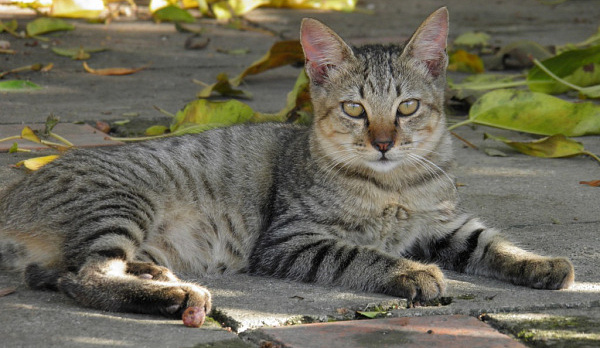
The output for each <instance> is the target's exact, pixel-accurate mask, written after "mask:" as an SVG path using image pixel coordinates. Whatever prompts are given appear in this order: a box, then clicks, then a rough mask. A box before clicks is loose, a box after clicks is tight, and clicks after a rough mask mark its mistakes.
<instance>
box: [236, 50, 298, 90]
mask: <svg viewBox="0 0 600 348" xmlns="http://www.w3.org/2000/svg"><path fill="white" fill-rule="evenodd" d="M299 63H304V52H303V51H302V45H300V41H298V40H290V41H279V42H276V43H275V44H273V46H271V48H270V49H269V52H267V53H266V54H265V55H264V56H262V57H261V58H260V59H258V60H257V61H255V62H254V63H252V64H251V65H250V66H249V67H248V68H246V70H244V71H243V72H242V73H241V74H239V75H238V76H236V77H235V78H233V79H232V80H231V81H230V82H231V84H232V85H233V86H239V85H240V83H242V80H243V79H244V78H245V77H246V76H248V75H255V74H258V73H261V72H263V71H266V70H269V69H273V68H277V67H280V66H284V65H289V64H299Z"/></svg>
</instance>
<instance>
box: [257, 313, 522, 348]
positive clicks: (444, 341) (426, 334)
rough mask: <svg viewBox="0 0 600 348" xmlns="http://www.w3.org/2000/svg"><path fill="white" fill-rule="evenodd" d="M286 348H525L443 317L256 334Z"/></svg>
mask: <svg viewBox="0 0 600 348" xmlns="http://www.w3.org/2000/svg"><path fill="white" fill-rule="evenodd" d="M257 334H258V336H259V337H261V338H262V339H266V341H269V340H270V341H271V342H270V343H267V345H269V344H271V346H277V345H278V344H279V345H282V346H283V347H290V348H292V347H298V348H300V347H302V348H311V347H314V348H322V347H331V348H333V347H380V348H385V347H435V346H438V347H444V348H447V347H485V348H495V347H514V348H517V347H525V346H524V345H522V344H521V343H519V342H517V341H515V340H513V339H512V338H510V337H509V336H507V335H504V334H502V333H500V332H498V331H496V330H494V329H493V328H492V327H490V326H489V325H487V324H485V323H483V322H481V321H479V320H477V319H476V318H473V317H469V316H464V315H444V316H427V317H411V318H387V319H372V320H357V321H343V322H334V323H319V324H307V325H298V326H287V327H278V328H268V329H260V330H257Z"/></svg>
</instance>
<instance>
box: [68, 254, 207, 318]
mask: <svg viewBox="0 0 600 348" xmlns="http://www.w3.org/2000/svg"><path fill="white" fill-rule="evenodd" d="M139 264H140V263H128V262H127V261H125V260H122V259H115V258H103V257H91V258H89V259H88V260H87V262H86V263H85V264H84V265H83V266H82V267H81V268H80V270H79V271H78V272H77V273H68V274H65V275H63V276H61V277H60V278H59V279H58V289H59V290H60V291H61V292H63V293H65V294H67V295H68V296H69V297H71V298H73V299H75V300H76V301H77V302H78V303H80V304H81V305H84V306H87V307H92V308H97V309H102V310H107V311H117V312H136V313H148V314H161V315H165V316H169V317H178V316H181V313H182V312H183V311H184V310H185V309H186V308H187V307H192V306H197V307H201V308H204V310H205V312H206V313H208V312H209V311H210V308H211V296H210V293H209V291H208V290H207V289H206V288H204V287H201V286H199V285H196V284H193V283H187V282H182V281H179V280H177V278H175V277H174V276H172V277H173V278H175V279H176V280H175V281H171V280H168V281H164V280H156V279H152V278H148V277H141V276H140V275H141V274H149V275H156V276H157V277H158V278H160V279H168V278H170V276H169V277H168V276H165V274H169V275H171V272H170V271H168V270H166V269H164V267H159V266H155V265H153V266H154V267H149V265H147V264H145V265H144V266H143V267H138V266H140V265H139ZM132 265H133V267H134V268H138V269H140V270H141V269H142V268H143V270H142V272H143V273H139V274H135V272H134V273H131V272H130V271H131V270H132V268H131V267H132ZM157 270H159V271H160V273H157V272H156V271H157Z"/></svg>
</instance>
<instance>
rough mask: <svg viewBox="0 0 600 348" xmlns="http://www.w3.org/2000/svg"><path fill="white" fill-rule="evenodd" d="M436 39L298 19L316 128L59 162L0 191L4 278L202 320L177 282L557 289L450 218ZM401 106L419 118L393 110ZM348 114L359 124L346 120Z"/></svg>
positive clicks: (439, 41) (405, 293)
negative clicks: (450, 280)
mask: <svg viewBox="0 0 600 348" xmlns="http://www.w3.org/2000/svg"><path fill="white" fill-rule="evenodd" d="M446 33H447V12H446V10H445V9H440V10H438V11H436V12H434V13H433V14H432V15H431V16H430V17H429V18H428V19H427V20H426V21H425V22H424V23H423V25H422V26H421V27H420V28H419V29H418V30H417V32H416V33H415V35H413V38H412V39H411V40H410V41H409V43H408V44H407V46H405V47H400V46H390V47H384V46H379V45H371V46H365V47H362V48H350V47H349V46H347V45H346V44H345V43H344V42H343V41H342V39H340V38H339V37H338V36H337V35H336V34H335V33H334V32H333V31H331V29H329V28H327V27H325V26H324V25H323V24H321V23H319V22H317V21H315V20H305V21H304V22H303V28H302V43H303V45H304V47H305V51H306V55H307V61H308V62H307V66H308V68H307V73H308V74H309V77H310V79H311V95H312V98H313V104H314V109H315V120H314V122H313V125H312V126H311V127H308V128H303V127H297V126H292V125H285V124H260V125H240V126H234V127H230V128H224V129H217V130H212V131H208V132H205V133H203V134H199V135H189V136H183V137H178V138H171V139H167V140H161V141H154V142H146V143H140V144H135V145H128V146H123V147H115V148H103V149H95V150H75V151H71V152H69V153H67V154H65V155H64V156H62V157H61V158H59V159H58V160H56V161H54V162H52V163H50V164H48V165H47V166H45V167H44V168H42V169H41V170H39V171H37V172H34V173H32V174H31V175H29V176H28V177H26V178H24V179H23V180H21V181H19V182H17V183H15V184H13V185H11V186H9V187H8V188H7V189H5V190H4V191H3V192H2V193H0V263H1V266H3V267H5V268H13V269H20V270H22V271H23V272H24V275H25V281H26V282H27V284H29V285H30V286H31V287H33V288H49V289H56V290H59V291H61V292H63V293H65V294H67V295H68V296H70V297H72V298H74V299H75V300H76V301H78V302H79V303H81V304H82V305H85V306H89V307H94V308H100V309H104V310H114V311H133V312H142V313H158V314H164V315H167V316H177V315H180V314H181V312H182V311H183V310H184V309H185V308H186V307H188V306H204V307H205V308H206V310H207V311H209V310H210V303H211V298H210V293H209V292H208V290H206V289H205V288H203V287H201V286H199V285H197V284H192V283H189V282H184V281H181V280H179V278H177V276H176V275H175V274H179V275H190V276H201V275H204V274H208V273H237V272H249V273H251V274H256V275H266V276H273V277H279V278H287V279H293V280H298V281H304V282H315V283H320V284H327V285H337V286H342V287H346V288H351V289H357V290H364V291H372V292H381V293H386V294H390V295H395V296H402V297H407V298H409V299H411V300H414V301H426V300H431V299H435V298H437V297H439V296H440V295H441V294H443V292H444V290H445V283H444V277H443V274H442V272H441V270H440V268H439V267H440V266H441V267H443V268H446V269H452V270H456V271H459V272H466V273H471V274H481V275H487V276H491V277H496V278H498V279H502V280H506V281H510V282H512V283H515V284H520V285H525V286H530V287H534V288H543V289H560V288H564V287H566V286H568V285H569V284H570V283H571V282H572V281H573V267H572V265H571V264H570V262H569V261H568V260H566V259H564V258H550V257H542V256H538V255H535V254H532V253H529V252H526V251H523V250H521V249H519V248H517V247H515V246H513V245H512V244H510V243H509V242H506V241H504V240H503V239H502V238H501V237H500V236H499V235H498V234H497V231H496V230H494V229H490V228H488V227H486V226H484V225H483V224H482V223H481V222H480V221H479V220H477V219H476V218H474V217H471V216H469V215H468V214H465V213H463V212H461V211H460V209H459V208H457V195H456V189H455V186H454V180H453V178H452V177H451V176H450V175H449V174H448V172H449V170H450V169H451V167H452V163H453V162H452V153H451V144H450V137H449V135H448V133H447V131H446V125H445V118H444V114H443V92H444V84H445V76H444V69H445V65H446V60H447V58H446V54H445V38H446ZM315 40H316V41H315ZM332 52H333V53H336V54H332ZM423 52H424V53H423ZM325 53H326V54H325ZM423 55H425V56H424V57H423ZM406 100H413V101H415V100H416V101H418V105H419V107H418V109H417V110H416V111H415V112H414V114H410V115H404V114H400V113H399V111H397V110H398V107H399V105H400V104H401V103H403V102H404V101H406ZM346 102H352V103H355V104H360V107H362V108H363V109H364V114H363V115H362V116H360V117H351V116H349V115H346V114H344V111H343V108H342V107H341V105H342V104H343V103H346Z"/></svg>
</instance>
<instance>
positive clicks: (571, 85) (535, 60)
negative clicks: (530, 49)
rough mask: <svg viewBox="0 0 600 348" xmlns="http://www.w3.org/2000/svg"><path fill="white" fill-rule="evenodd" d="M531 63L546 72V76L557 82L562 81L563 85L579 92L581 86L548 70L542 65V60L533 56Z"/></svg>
mask: <svg viewBox="0 0 600 348" xmlns="http://www.w3.org/2000/svg"><path fill="white" fill-rule="evenodd" d="M533 64H535V65H536V66H537V67H538V68H540V69H541V70H542V71H543V72H545V73H546V74H548V76H550V77H551V78H553V79H555V80H556V81H558V82H560V83H562V84H563V85H565V86H567V87H570V88H572V89H574V90H576V91H579V92H581V89H582V88H581V87H580V86H577V85H574V84H572V83H570V82H567V81H565V80H563V79H561V78H560V77H558V76H556V75H555V74H554V73H553V72H552V71H550V69H548V68H546V67H545V66H544V64H542V62H540V61H539V60H537V59H535V58H534V59H533Z"/></svg>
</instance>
